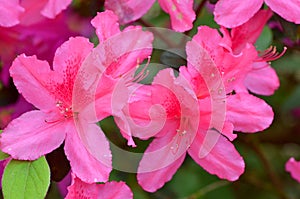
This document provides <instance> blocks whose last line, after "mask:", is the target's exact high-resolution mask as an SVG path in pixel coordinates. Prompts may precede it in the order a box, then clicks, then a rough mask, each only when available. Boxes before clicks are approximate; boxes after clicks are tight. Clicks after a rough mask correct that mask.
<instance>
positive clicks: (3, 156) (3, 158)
mask: <svg viewBox="0 0 300 199" xmlns="http://www.w3.org/2000/svg"><path fill="white" fill-rule="evenodd" d="M8 157H9V155H8V154H6V153H3V152H2V151H0V160H5V159H6V158H8Z"/></svg>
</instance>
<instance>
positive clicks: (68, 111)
mask: <svg viewBox="0 0 300 199" xmlns="http://www.w3.org/2000/svg"><path fill="white" fill-rule="evenodd" d="M56 107H57V108H58V110H59V112H60V113H61V114H62V115H63V116H64V118H66V119H67V118H71V117H73V109H72V106H67V105H66V104H64V103H63V102H62V101H57V102H56Z"/></svg>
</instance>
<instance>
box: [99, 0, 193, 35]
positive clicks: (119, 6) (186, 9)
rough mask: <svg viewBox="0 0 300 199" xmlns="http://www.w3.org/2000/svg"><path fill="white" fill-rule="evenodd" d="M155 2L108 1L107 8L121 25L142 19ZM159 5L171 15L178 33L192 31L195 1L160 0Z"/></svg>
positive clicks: (172, 24)
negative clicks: (116, 16) (118, 19)
mask: <svg viewBox="0 0 300 199" xmlns="http://www.w3.org/2000/svg"><path fill="white" fill-rule="evenodd" d="M154 2H155V0H150V1H147V3H145V2H144V1H142V0H129V1H128V0H106V1H105V8H106V9H109V10H112V11H114V12H115V13H116V14H117V15H118V16H119V18H120V23H121V24H126V23H129V22H132V21H135V20H137V19H139V18H141V17H142V16H143V15H144V14H145V13H146V12H147V11H148V10H149V9H150V8H151V6H152V5H153V3H154ZM158 3H159V5H160V6H161V8H162V9H163V11H165V12H166V13H168V14H169V15H170V19H171V27H172V29H173V30H175V31H178V32H184V31H187V30H190V29H192V27H193V21H194V20H195V18H196V16H195V12H194V10H193V3H194V1H193V0H183V1H176V0H158Z"/></svg>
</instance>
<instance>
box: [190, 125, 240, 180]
mask: <svg viewBox="0 0 300 199" xmlns="http://www.w3.org/2000/svg"><path fill="white" fill-rule="evenodd" d="M207 133H209V134H210V135H207ZM206 136H210V138H209V139H207V138H206ZM188 153H189V154H190V156H191V157H192V158H193V159H194V160H195V162H197V163H198V164H199V165H200V166H202V167H203V168H204V169H205V170H206V171H207V172H209V173H211V174H214V175H217V176H218V177H219V178H221V179H226V180H230V181H235V180H237V179H238V178H239V177H240V175H241V174H242V173H243V172H244V168H245V163H244V160H243V158H242V157H241V156H240V154H239V153H238V152H237V151H236V149H235V148H234V146H233V144H232V143H231V142H230V141H228V140H227V139H226V138H225V137H224V136H222V135H221V134H219V132H217V131H207V132H206V133H205V131H204V130H200V131H199V132H198V134H197V136H196V138H195V140H194V142H193V143H192V145H191V147H190V149H189V150H188Z"/></svg>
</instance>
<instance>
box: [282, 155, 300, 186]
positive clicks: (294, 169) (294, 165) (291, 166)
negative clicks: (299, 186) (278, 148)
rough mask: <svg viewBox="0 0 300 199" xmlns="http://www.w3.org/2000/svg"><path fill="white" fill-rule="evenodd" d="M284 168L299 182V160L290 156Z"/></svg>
mask: <svg viewBox="0 0 300 199" xmlns="http://www.w3.org/2000/svg"><path fill="white" fill-rule="evenodd" d="M285 170H286V171H287V172H290V173H291V176H292V177H293V178H294V179H295V180H297V181H298V182H299V183H300V162H299V161H296V160H295V159H294V158H290V159H289V160H288V161H287V163H286V164H285Z"/></svg>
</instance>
